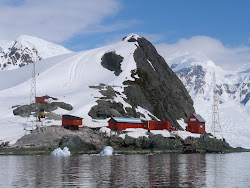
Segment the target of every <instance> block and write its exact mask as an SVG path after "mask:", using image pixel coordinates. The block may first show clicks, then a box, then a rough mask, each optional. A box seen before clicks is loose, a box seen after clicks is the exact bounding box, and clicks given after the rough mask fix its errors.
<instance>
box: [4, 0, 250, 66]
mask: <svg viewBox="0 0 250 188" xmlns="http://www.w3.org/2000/svg"><path fill="white" fill-rule="evenodd" d="M249 8H250V1H249V0H240V1H238V0H220V1H216V0H174V1H173V0H154V1H152V0H91V1H89V0H70V1H68V0H43V1H41V0H0V27H1V29H0V40H16V39H17V38H18V37H19V36H20V35H31V36H36V37H39V38H42V39H45V40H48V41H51V42H54V43H57V44H61V45H63V46H64V47H66V48H68V49H70V50H72V51H82V50H87V49H92V48H96V47H100V46H103V45H108V44H111V43H114V42H118V41H120V40H121V39H122V38H123V37H124V36H126V35H128V34H131V33H136V34H139V35H141V36H143V37H145V38H147V39H148V40H149V41H151V42H152V43H153V44H154V45H155V46H156V47H157V49H159V51H160V52H161V53H163V54H164V56H171V55H173V54H175V53H182V52H190V53H192V52H199V53H203V54H205V55H207V56H208V57H209V58H211V59H212V60H213V61H215V63H216V64H217V65H219V66H222V67H223V68H226V69H230V68H232V65H235V66H242V65H243V64H246V63H249V62H250V11H249Z"/></svg>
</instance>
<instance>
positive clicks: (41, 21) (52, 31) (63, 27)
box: [0, 0, 121, 42]
mask: <svg viewBox="0 0 250 188" xmlns="http://www.w3.org/2000/svg"><path fill="white" fill-rule="evenodd" d="M6 2H7V1H5V0H0V25H1V29H0V39H6V40H13V39H16V38H17V37H19V36H20V35H23V34H26V35H34V36H37V37H41V38H44V39H46V40H50V41H54V42H61V41H63V40H66V39H69V38H70V37H72V36H73V35H74V34H78V33H86V32H88V29H89V28H91V27H93V25H97V26H96V27H98V25H101V23H102V21H103V20H104V19H105V18H107V17H109V16H114V15H116V14H117V12H118V11H119V10H120V6H121V5H120V3H119V2H120V1H117V0H91V1H88V0H70V1H69V0H42V1H40V0H23V1H22V3H18V4H16V3H13V4H10V3H6ZM100 27H101V28H102V29H105V27H103V26H100ZM109 27H111V26H109Z"/></svg>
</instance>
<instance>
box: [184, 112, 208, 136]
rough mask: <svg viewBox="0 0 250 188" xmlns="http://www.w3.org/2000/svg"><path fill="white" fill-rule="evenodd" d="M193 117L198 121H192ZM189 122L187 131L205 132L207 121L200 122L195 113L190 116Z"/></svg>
mask: <svg viewBox="0 0 250 188" xmlns="http://www.w3.org/2000/svg"><path fill="white" fill-rule="evenodd" d="M191 118H195V119H196V121H190V119H191ZM187 124H188V126H187V131H189V132H191V133H201V134H202V133H205V123H200V122H199V120H198V119H197V118H196V117H195V116H194V115H192V116H190V118H189V119H188V120H187ZM201 126H202V127H201Z"/></svg>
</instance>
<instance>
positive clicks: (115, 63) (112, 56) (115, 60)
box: [101, 52, 124, 76]
mask: <svg viewBox="0 0 250 188" xmlns="http://www.w3.org/2000/svg"><path fill="white" fill-rule="evenodd" d="M123 59H124V58H123V57H122V56H120V55H117V54H116V53H115V52H108V53H105V54H104V55H103V56H102V62H101V65H102V66H103V67H104V68H106V69H108V70H110V71H114V73H115V75H116V76H119V74H120V73H121V72H122V70H121V62H122V61H123Z"/></svg>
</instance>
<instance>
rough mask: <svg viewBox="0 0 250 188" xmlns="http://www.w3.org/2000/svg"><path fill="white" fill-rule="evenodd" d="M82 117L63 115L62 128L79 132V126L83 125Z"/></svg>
mask: <svg viewBox="0 0 250 188" xmlns="http://www.w3.org/2000/svg"><path fill="white" fill-rule="evenodd" d="M82 119H83V118H81V117H77V116H71V115H63V116H62V126H64V128H66V129H70V130H79V127H78V126H79V125H82Z"/></svg>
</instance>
